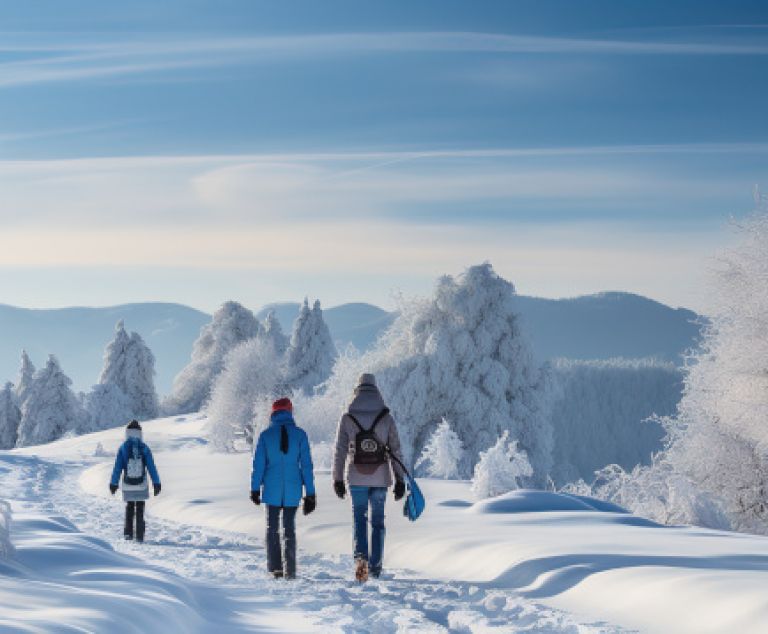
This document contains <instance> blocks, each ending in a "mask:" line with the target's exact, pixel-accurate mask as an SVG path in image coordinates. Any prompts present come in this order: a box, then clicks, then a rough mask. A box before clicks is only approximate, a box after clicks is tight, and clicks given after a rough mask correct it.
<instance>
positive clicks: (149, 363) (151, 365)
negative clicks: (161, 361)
mask: <svg viewBox="0 0 768 634" xmlns="http://www.w3.org/2000/svg"><path fill="white" fill-rule="evenodd" d="M126 357H127V358H126V365H125V387H124V388H123V391H124V392H125V394H126V396H127V397H128V399H129V401H130V403H131V407H132V408H133V415H134V418H137V419H139V420H149V419H150V418H156V417H157V415H158V413H159V411H160V405H159V401H158V398H157V392H156V391H155V355H154V354H152V351H151V350H150V349H149V346H147V344H146V343H144V339H142V337H141V335H140V334H139V333H137V332H132V333H131V340H130V345H129V347H128V351H127V355H126Z"/></svg>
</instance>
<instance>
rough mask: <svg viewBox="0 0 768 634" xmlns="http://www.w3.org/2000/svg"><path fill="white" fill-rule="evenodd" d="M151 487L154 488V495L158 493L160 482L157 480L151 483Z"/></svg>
mask: <svg viewBox="0 0 768 634" xmlns="http://www.w3.org/2000/svg"><path fill="white" fill-rule="evenodd" d="M152 487H153V488H154V489H155V495H160V488H161V487H160V483H159V482H157V483H154V482H153V483H152Z"/></svg>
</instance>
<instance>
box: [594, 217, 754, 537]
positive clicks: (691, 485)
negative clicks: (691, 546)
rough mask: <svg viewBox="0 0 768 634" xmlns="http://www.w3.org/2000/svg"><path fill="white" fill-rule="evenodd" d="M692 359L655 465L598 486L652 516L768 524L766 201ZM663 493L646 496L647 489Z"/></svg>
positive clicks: (728, 263) (606, 476) (722, 279)
mask: <svg viewBox="0 0 768 634" xmlns="http://www.w3.org/2000/svg"><path fill="white" fill-rule="evenodd" d="M740 231H741V234H742V242H741V244H740V245H739V246H738V247H736V248H734V249H733V250H731V251H730V252H729V253H727V254H724V256H723V257H722V258H721V263H722V265H721V268H720V269H719V270H718V271H717V272H716V274H715V277H714V280H713V286H712V292H711V293H710V294H709V295H710V305H711V310H710V313H709V315H708V317H709V320H710V321H709V323H708V324H707V325H706V327H705V330H704V337H703V342H702V345H701V347H700V349H699V350H698V351H696V353H695V354H694V355H693V356H692V358H691V359H690V360H689V362H688V364H687V366H686V368H685V381H684V391H683V398H682V400H681V401H680V404H679V406H678V410H677V414H676V415H675V416H674V417H668V418H666V419H664V420H663V421H662V422H663V423H664V425H665V427H666V431H667V434H668V437H667V441H666V447H665V449H664V451H663V452H661V453H660V454H659V455H658V456H656V457H655V459H654V461H653V463H652V464H651V465H650V466H648V467H638V468H636V469H634V470H632V471H631V472H627V471H625V470H623V469H619V468H617V467H614V468H612V470H610V471H609V472H603V473H600V474H598V476H599V478H598V481H597V482H596V483H594V484H593V486H592V487H591V491H592V492H593V494H594V495H598V496H601V497H605V498H607V499H611V500H616V501H620V503H623V504H624V505H625V506H627V507H628V508H630V509H631V510H633V511H635V512H637V513H638V514H643V515H647V516H649V517H651V518H653V519H657V520H660V521H667V520H668V519H669V518H671V519H672V521H675V522H684V523H695V524H702V525H705V526H715V527H720V526H721V520H720V518H721V516H722V513H718V509H720V510H722V511H723V512H724V513H725V516H726V517H727V520H728V522H729V523H730V526H731V527H733V528H734V529H736V530H742V531H747V532H758V533H768V424H767V423H766V421H767V420H768V361H766V360H767V359H768V337H766V336H765V333H766V332H768V287H766V284H765V281H766V279H768V209H764V210H763V211H762V212H760V213H758V214H756V215H755V216H754V217H753V218H751V219H750V220H749V221H747V222H746V223H745V224H744V225H743V226H742V227H740ZM649 490H654V491H657V492H659V493H658V495H655V496H652V497H651V498H650V499H649V495H648V493H647V491H649Z"/></svg>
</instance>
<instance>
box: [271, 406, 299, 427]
mask: <svg viewBox="0 0 768 634" xmlns="http://www.w3.org/2000/svg"><path fill="white" fill-rule="evenodd" d="M269 424H270V425H295V424H296V421H294V420H293V414H292V413H291V412H289V411H288V410H287V409H281V410H278V411H277V412H273V413H272V415H271V416H270V417H269Z"/></svg>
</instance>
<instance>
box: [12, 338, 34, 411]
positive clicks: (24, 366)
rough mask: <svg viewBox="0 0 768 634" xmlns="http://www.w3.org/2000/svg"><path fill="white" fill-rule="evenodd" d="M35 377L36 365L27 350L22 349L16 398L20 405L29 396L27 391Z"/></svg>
mask: <svg viewBox="0 0 768 634" xmlns="http://www.w3.org/2000/svg"><path fill="white" fill-rule="evenodd" d="M34 378H35V366H34V365H33V364H32V360H31V359H30V358H29V355H28V354H27V351H26V350H22V351H21V368H20V369H19V378H18V380H17V381H16V399H17V403H18V404H19V406H21V404H22V403H23V402H24V399H25V398H27V391H28V390H29V386H30V385H32V381H33V380H34Z"/></svg>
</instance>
